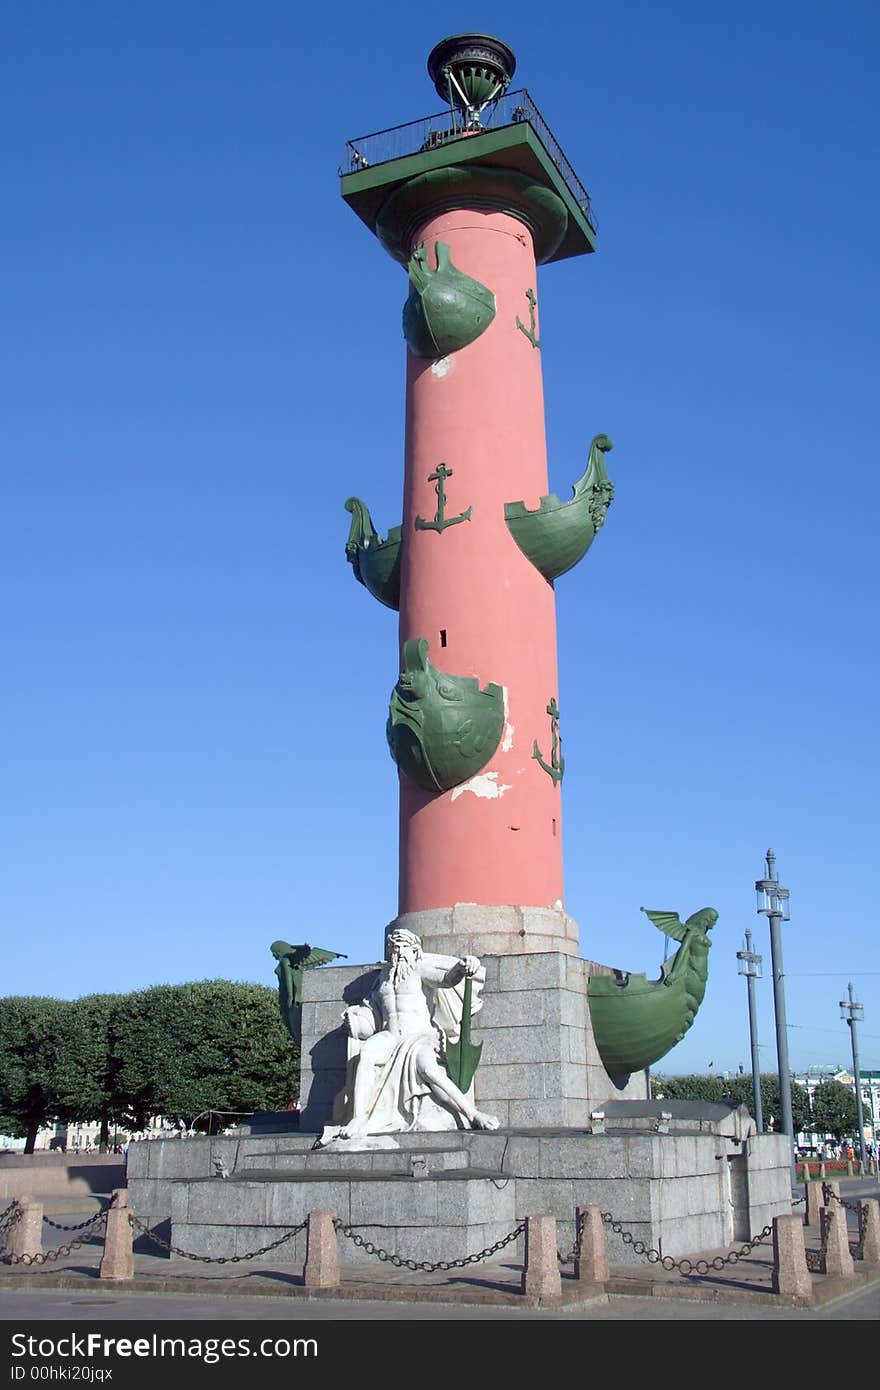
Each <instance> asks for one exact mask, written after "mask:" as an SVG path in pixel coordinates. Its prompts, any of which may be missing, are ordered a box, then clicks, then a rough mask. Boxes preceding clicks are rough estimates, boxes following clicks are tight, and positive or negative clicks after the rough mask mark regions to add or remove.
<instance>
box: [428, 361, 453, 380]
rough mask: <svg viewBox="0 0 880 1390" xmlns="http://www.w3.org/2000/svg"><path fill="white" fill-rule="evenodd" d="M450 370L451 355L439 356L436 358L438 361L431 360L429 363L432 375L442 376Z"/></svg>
mask: <svg viewBox="0 0 880 1390" xmlns="http://www.w3.org/2000/svg"><path fill="white" fill-rule="evenodd" d="M451 371H452V358H451V357H441V358H439V359H438V361H436V362H432V363H431V375H432V376H438V377H444V376H446V374H447V373H448V372H451Z"/></svg>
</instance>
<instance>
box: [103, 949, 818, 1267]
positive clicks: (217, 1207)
mask: <svg viewBox="0 0 880 1390" xmlns="http://www.w3.org/2000/svg"><path fill="white" fill-rule="evenodd" d="M316 973H321V972H316ZM661 1105H662V1108H663V1110H665V1111H667V1112H670V1118H669V1120H668V1121H666V1122H665V1123H668V1126H669V1133H665V1134H660V1133H658V1132H657V1126H658V1123H659V1121H660V1106H661ZM605 1111H606V1114H605V1133H604V1134H591V1133H590V1132H589V1131H588V1130H586V1129H555V1130H554V1129H550V1128H547V1129H520V1130H516V1129H509V1130H499V1131H497V1132H495V1133H489V1132H480V1131H476V1130H459V1131H453V1132H451V1133H435V1134H432V1133H411V1134H395V1135H385V1136H380V1137H376V1138H372V1139H362V1140H360V1141H357V1140H349V1141H336V1143H335V1144H334V1145H332V1146H330V1147H328V1148H326V1149H318V1150H316V1149H314V1148H313V1145H314V1136H313V1135H310V1134H303V1135H286V1134H285V1135H278V1136H276V1137H274V1138H273V1137H272V1136H268V1135H266V1136H260V1137H259V1138H257V1137H255V1138H234V1137H229V1138H210V1139H209V1138H203V1139H184V1140H169V1141H167V1142H166V1141H156V1142H153V1143H150V1144H134V1145H132V1147H131V1149H130V1150H129V1156H128V1162H129V1175H128V1192H129V1203H130V1205H131V1208H132V1210H133V1211H134V1213H135V1214H136V1215H137V1216H138V1218H139V1219H140V1220H141V1221H143V1222H144V1223H145V1224H147V1225H148V1226H150V1227H151V1228H157V1227H158V1228H159V1230H160V1231H162V1232H163V1233H164V1237H165V1239H168V1235H169V1232H168V1227H167V1225H165V1224H164V1223H167V1222H168V1220H169V1218H170V1221H171V1232H170V1234H171V1238H172V1241H173V1244H175V1245H177V1246H179V1247H180V1248H181V1249H183V1250H186V1251H188V1252H189V1253H191V1254H196V1255H211V1256H214V1257H217V1256H221V1255H222V1256H230V1255H248V1254H250V1253H252V1252H253V1251H254V1250H258V1249H260V1248H262V1247H263V1246H265V1245H268V1244H270V1243H271V1242H272V1241H274V1240H277V1239H278V1237H279V1236H281V1235H282V1234H283V1233H284V1232H285V1231H287V1230H290V1229H291V1228H292V1227H294V1226H296V1225H298V1224H299V1223H300V1222H302V1221H304V1220H305V1219H306V1217H307V1216H308V1215H309V1213H310V1212H313V1211H317V1210H321V1211H325V1212H330V1213H333V1214H334V1215H336V1216H337V1217H338V1218H339V1219H340V1220H341V1221H342V1222H343V1223H344V1224H345V1225H347V1226H352V1227H354V1228H356V1230H357V1231H358V1234H359V1235H360V1236H361V1237H362V1238H363V1239H364V1240H365V1241H372V1243H373V1244H374V1245H376V1246H377V1247H379V1248H381V1249H383V1250H386V1251H388V1252H389V1253H390V1254H395V1255H399V1256H400V1257H401V1258H403V1259H416V1260H431V1261H435V1260H453V1259H463V1258H464V1257H465V1256H467V1255H471V1254H474V1253H478V1252H480V1251H483V1250H486V1249H488V1248H489V1247H490V1246H493V1245H494V1244H495V1243H496V1242H498V1241H502V1240H504V1239H505V1237H507V1236H509V1235H510V1233H511V1231H512V1230H515V1228H516V1226H517V1225H518V1223H519V1222H521V1221H524V1220H525V1218H526V1217H527V1216H534V1215H536V1214H538V1215H546V1216H552V1217H554V1219H555V1220H556V1223H557V1232H558V1243H559V1246H560V1248H561V1249H563V1250H569V1249H571V1247H572V1246H573V1244H574V1240H575V1212H576V1210H577V1208H578V1207H586V1206H592V1207H596V1208H598V1210H599V1211H600V1212H608V1213H610V1214H611V1216H613V1218H614V1219H615V1220H616V1221H619V1222H621V1223H622V1225H623V1226H624V1228H625V1229H626V1230H627V1231H628V1232H630V1233H631V1234H632V1236H633V1239H634V1240H642V1241H644V1242H645V1244H646V1245H649V1246H653V1247H655V1248H659V1246H660V1242H661V1241H662V1248H663V1251H664V1254H669V1255H672V1256H673V1257H675V1258H679V1257H681V1256H682V1255H693V1254H694V1253H699V1252H702V1251H705V1250H716V1249H718V1248H719V1247H723V1246H727V1245H729V1244H731V1243H732V1242H735V1241H737V1240H743V1239H746V1238H747V1236H748V1234H750V1233H751V1232H753V1231H755V1230H760V1229H761V1228H762V1227H763V1226H765V1225H768V1224H769V1223H770V1222H771V1221H772V1219H773V1217H774V1216H776V1215H778V1214H780V1213H781V1212H785V1211H788V1210H790V1206H791V1185H790V1176H789V1166H788V1158H787V1150H786V1143H787V1141H786V1138H785V1135H772V1134H767V1135H754V1136H752V1137H751V1138H747V1139H746V1138H743V1137H742V1134H741V1129H740V1118H741V1117H740V1116H739V1113H738V1112H736V1111H733V1112H731V1111H730V1109H729V1107H725V1106H720V1105H718V1106H699V1105H696V1104H694V1103H687V1102H676V1101H662V1102H660V1103H655V1104H654V1105H651V1103H649V1102H644V1101H643V1102H628V1103H627V1102H609V1103H608V1104H607V1105H606V1107H605ZM217 1160H219V1161H220V1162H221V1163H222V1164H223V1165H224V1166H225V1167H226V1169H227V1170H228V1171H229V1174H230V1176H229V1177H228V1178H227V1179H226V1180H225V1181H224V1180H223V1179H220V1178H217V1177H216V1176H215V1162H216V1161H217ZM797 1220H798V1222H800V1217H798V1218H797ZM338 1239H339V1258H340V1260H341V1261H343V1262H345V1263H367V1264H368V1263H370V1262H371V1259H372V1258H373V1257H370V1256H368V1255H366V1254H365V1253H364V1251H363V1250H362V1249H361V1248H360V1247H358V1246H356V1245H355V1244H354V1243H353V1242H352V1241H350V1240H347V1239H345V1238H344V1237H343V1236H339V1238H338ZM522 1256H523V1248H522V1241H521V1237H518V1238H516V1239H515V1240H511V1241H510V1242H508V1243H507V1244H506V1245H504V1246H503V1248H502V1249H501V1250H499V1251H497V1252H496V1253H495V1254H494V1255H493V1256H492V1257H491V1259H490V1261H489V1263H490V1264H491V1262H492V1261H500V1262H504V1263H508V1262H511V1261H512V1262H514V1263H516V1262H520V1261H521V1260H522ZM305 1257H306V1238H305V1234H304V1233H300V1234H299V1235H297V1236H296V1237H295V1239H291V1240H289V1241H286V1242H285V1243H284V1244H283V1245H281V1246H279V1248H278V1250H277V1251H276V1252H275V1254H274V1255H273V1259H277V1260H278V1261H279V1263H280V1264H294V1265H295V1264H299V1266H300V1267H301V1266H302V1262H303V1261H304V1260H305ZM175 1258H177V1257H175ZM608 1260H609V1262H610V1264H612V1265H623V1264H634V1263H640V1262H639V1260H638V1257H636V1256H635V1255H634V1254H633V1251H632V1247H631V1246H629V1245H626V1244H624V1243H623V1242H622V1241H621V1239H620V1236H618V1235H614V1234H613V1233H610V1232H609V1234H608Z"/></svg>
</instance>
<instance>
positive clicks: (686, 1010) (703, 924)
mask: <svg viewBox="0 0 880 1390" xmlns="http://www.w3.org/2000/svg"><path fill="white" fill-rule="evenodd" d="M642 911H643V912H644V913H645V916H646V917H649V918H650V919H651V921H652V922H653V923H654V925H655V927H658V928H659V929H660V931H662V932H664V933H665V935H666V936H669V937H672V939H673V940H674V941H679V942H681V945H680V946H679V948H678V950H677V951H676V953H675V955H674V956H673V957H672V959H671V960H668V961H665V962H664V964H663V966H662V968H661V971H660V978H659V979H658V980H649V979H647V977H646V976H645V975H630V974H628V973H626V972H623V971H615V973H614V975H613V976H610V975H591V976H590V982H589V988H588V998H589V1001H590V1018H591V1020H592V1023H593V1034H594V1036H595V1039H596V1046H597V1047H598V1049H599V1055H600V1056H601V1058H602V1062H603V1064H604V1066H605V1070H606V1071H607V1072H608V1074H609V1076H611V1077H612V1078H614V1079H615V1080H621V1079H625V1078H626V1077H628V1076H630V1075H631V1074H632V1073H633V1072H637V1071H643V1070H644V1068H645V1067H649V1066H651V1065H652V1064H653V1063H654V1062H658V1061H659V1060H660V1058H661V1057H665V1056H666V1053H667V1052H669V1050H670V1049H671V1048H673V1047H675V1044H676V1043H678V1042H681V1040H682V1038H683V1037H684V1035H685V1033H686V1032H687V1030H688V1029H689V1028H690V1026H691V1024H692V1023H693V1021H694V1019H695V1017H696V1014H697V1010H698V1009H699V1007H700V1005H701V1004H702V1002H703V996H704V995H705V993H706V980H707V978H708V975H709V947H710V946H711V945H712V943H711V941H710V940H709V932H710V931H711V929H712V927H714V925H715V923H716V922H717V921H718V913H717V912H716V911H715V909H714V907H704V908H702V909H701V910H700V911H699V912H695V913H694V914H693V916H692V917H689V918H688V919H687V921H686V922H682V921H681V918H680V917H679V915H678V913H677V912H649V911H648V909H647V908H645V907H643V908H642Z"/></svg>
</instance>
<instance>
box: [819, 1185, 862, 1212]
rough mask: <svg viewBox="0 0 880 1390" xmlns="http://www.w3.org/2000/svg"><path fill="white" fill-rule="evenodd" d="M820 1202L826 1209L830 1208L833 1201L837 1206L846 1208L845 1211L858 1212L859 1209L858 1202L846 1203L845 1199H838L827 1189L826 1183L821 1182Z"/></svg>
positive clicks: (834, 1193)
mask: <svg viewBox="0 0 880 1390" xmlns="http://www.w3.org/2000/svg"><path fill="white" fill-rule="evenodd" d="M822 1200H823V1201H824V1203H825V1205H826V1207H827V1206H830V1205H831V1203H832V1201H834V1202H836V1203H837V1205H838V1206H840V1207H846V1209H847V1211H858V1210H859V1208H860V1204H859V1203H858V1202H848V1201H847V1200H846V1198H845V1197H838V1195H837V1193H836V1192H834V1191H833V1190H832V1188H831V1187H829V1185H828V1183H827V1182H823V1184H822Z"/></svg>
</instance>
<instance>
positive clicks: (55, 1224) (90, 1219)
mask: <svg viewBox="0 0 880 1390" xmlns="http://www.w3.org/2000/svg"><path fill="white" fill-rule="evenodd" d="M106 1215H107V1213H106V1211H99V1212H96V1213H95V1215H94V1216H87V1217H86V1219H85V1221H80V1222H79V1223H78V1225H76V1226H62V1224H61V1222H60V1221H53V1220H52V1219H51V1217H49V1216H44V1217H43V1220H44V1222H45V1223H46V1225H47V1226H51V1227H52V1229H53V1230H55V1231H84V1230H85V1228H86V1226H97V1224H98V1222H99V1221H103V1220H104V1217H105V1216H106Z"/></svg>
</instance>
